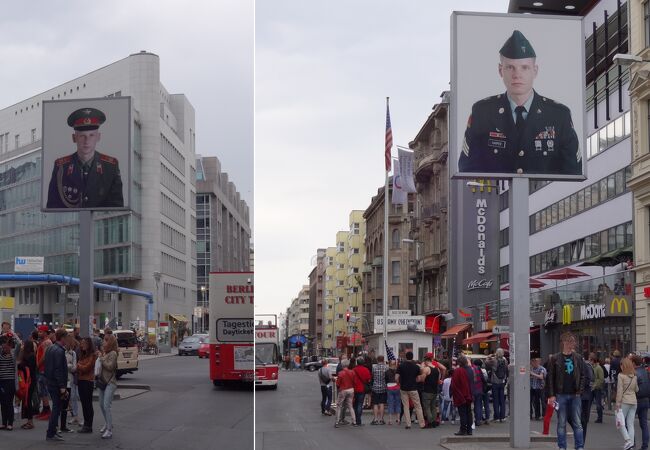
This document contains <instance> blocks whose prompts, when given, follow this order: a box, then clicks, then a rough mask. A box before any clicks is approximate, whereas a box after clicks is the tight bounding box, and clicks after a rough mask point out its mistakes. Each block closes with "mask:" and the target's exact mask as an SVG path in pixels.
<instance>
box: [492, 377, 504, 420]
mask: <svg viewBox="0 0 650 450" xmlns="http://www.w3.org/2000/svg"><path fill="white" fill-rule="evenodd" d="M504 388H505V384H497V383H493V384H492V401H493V403H494V420H499V419H504V418H505V417H506V397H505V391H504Z"/></svg>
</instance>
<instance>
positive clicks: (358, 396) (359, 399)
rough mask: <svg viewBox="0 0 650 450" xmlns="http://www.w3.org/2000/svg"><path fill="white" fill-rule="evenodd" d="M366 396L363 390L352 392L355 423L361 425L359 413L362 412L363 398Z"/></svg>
mask: <svg viewBox="0 0 650 450" xmlns="http://www.w3.org/2000/svg"><path fill="white" fill-rule="evenodd" d="M364 398H366V394H365V393H364V392H355V393H354V414H355V416H356V418H357V425H361V414H363V399H364Z"/></svg>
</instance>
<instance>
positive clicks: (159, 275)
mask: <svg viewBox="0 0 650 450" xmlns="http://www.w3.org/2000/svg"><path fill="white" fill-rule="evenodd" d="M161 277H162V275H161V273H160V272H157V271H156V272H154V273H153V279H154V281H155V282H156V346H157V345H158V340H159V338H158V336H159V334H160V306H161V305H160V303H161V302H160V294H159V293H158V284H159V283H160V278H161Z"/></svg>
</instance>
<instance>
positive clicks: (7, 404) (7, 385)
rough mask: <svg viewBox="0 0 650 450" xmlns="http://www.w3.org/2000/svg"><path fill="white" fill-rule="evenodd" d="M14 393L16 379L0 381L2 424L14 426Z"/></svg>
mask: <svg viewBox="0 0 650 450" xmlns="http://www.w3.org/2000/svg"><path fill="white" fill-rule="evenodd" d="M15 395H16V380H1V381H0V411H1V412H2V425H11V426H12V427H13V426H14V396H15Z"/></svg>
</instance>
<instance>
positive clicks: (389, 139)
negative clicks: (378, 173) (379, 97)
mask: <svg viewBox="0 0 650 450" xmlns="http://www.w3.org/2000/svg"><path fill="white" fill-rule="evenodd" d="M392 147H393V128H392V127H391V125H390V110H389V109H388V97H386V149H385V151H384V159H385V160H386V172H388V171H390V163H391V158H390V149H391V148H392Z"/></svg>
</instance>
